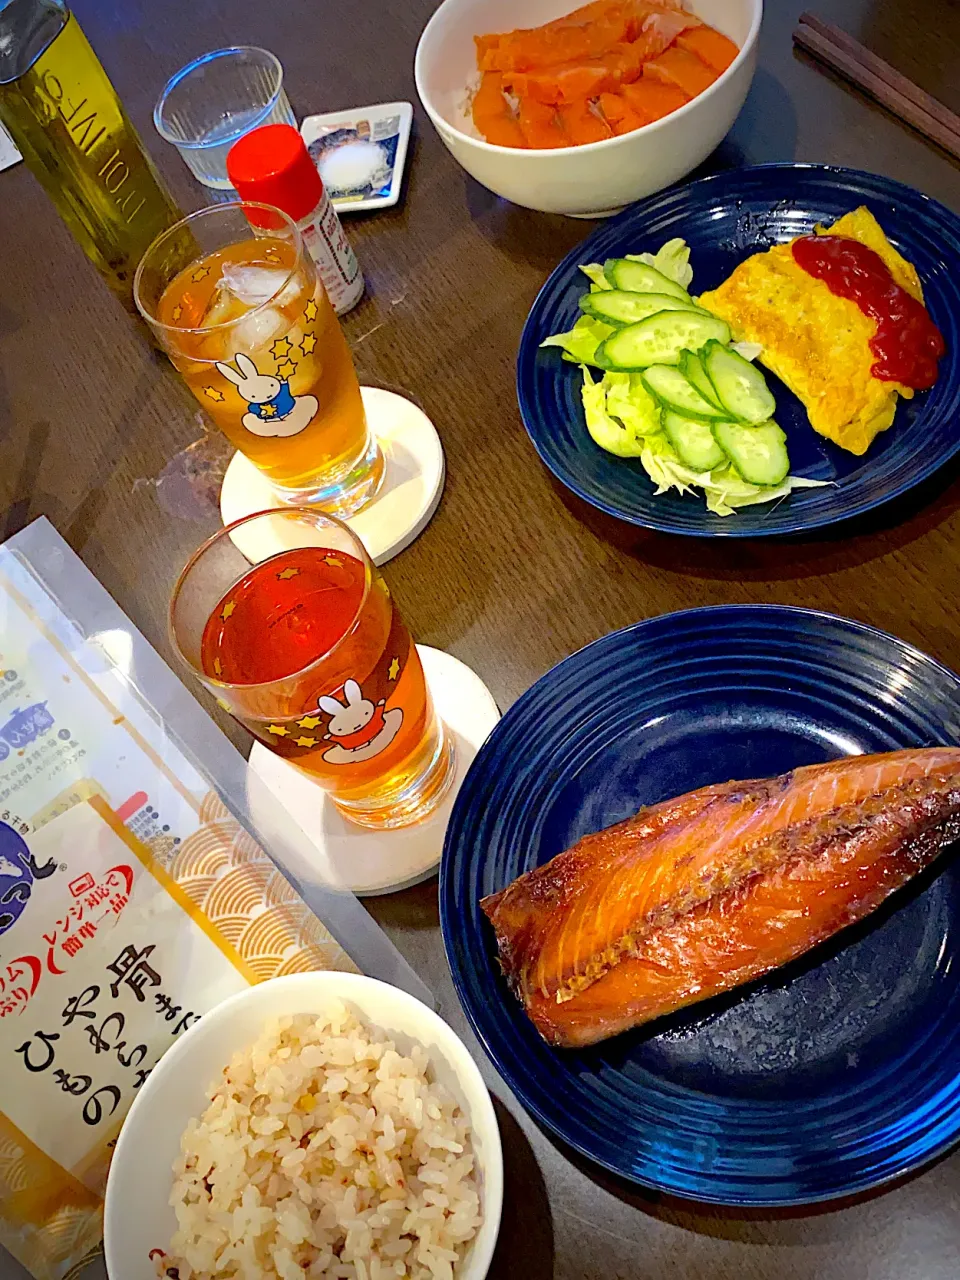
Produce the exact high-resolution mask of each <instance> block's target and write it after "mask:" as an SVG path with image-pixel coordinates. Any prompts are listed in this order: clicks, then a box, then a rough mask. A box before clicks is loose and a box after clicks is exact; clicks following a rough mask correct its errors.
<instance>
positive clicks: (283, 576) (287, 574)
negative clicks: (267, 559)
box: [277, 565, 300, 582]
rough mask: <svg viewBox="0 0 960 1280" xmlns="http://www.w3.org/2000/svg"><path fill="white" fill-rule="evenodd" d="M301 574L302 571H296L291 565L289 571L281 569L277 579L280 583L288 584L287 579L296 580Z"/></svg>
mask: <svg viewBox="0 0 960 1280" xmlns="http://www.w3.org/2000/svg"><path fill="white" fill-rule="evenodd" d="M299 573H300V570H299V569H295V568H294V567H293V565H291V566H290V568H289V569H281V570H280V572H279V573H278V574H277V578H278V579H279V581H280V582H286V580H287V578H296V577H297V576H298V575H299Z"/></svg>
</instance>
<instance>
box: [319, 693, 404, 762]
mask: <svg viewBox="0 0 960 1280" xmlns="http://www.w3.org/2000/svg"><path fill="white" fill-rule="evenodd" d="M343 693H344V697H345V698H346V703H343V702H340V701H339V700H338V699H337V698H329V697H326V696H324V697H322V698H320V699H318V702H319V706H320V710H321V711H325V712H326V713H327V715H328V716H329V717H330V723H329V724H328V726H327V730H328V731H327V733H325V734H324V735H323V736H324V739H330V740H331V741H332V742H333V745H332V746H331V747H328V748H327V750H326V751H325V752H324V753H323V758H324V760H326V761H327V762H328V763H329V764H357V763H358V762H359V761H361V760H372V759H373V757H374V756H378V755H379V754H380V752H381V751H385V750H386V748H387V747H389V745H390V743H391V742H392V741H393V740H394V738H395V737H396V736H397V734H398V733H399V732H400V726H401V724H403V711H402V710H401V709H400V708H399V707H391V708H390V710H389V711H384V709H383V708H384V704H385V702H386V699H385V698H381V699H380V701H379V702H378V703H377V704H376V705H374V704H373V703H372V702H371V701H370V699H369V698H365V697H364V696H363V693H362V692H361V689H360V686H359V685H358V684H357V682H356V680H348V681H347V682H346V684H345V685H344V686H343Z"/></svg>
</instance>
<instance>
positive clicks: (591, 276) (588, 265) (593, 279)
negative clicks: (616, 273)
mask: <svg viewBox="0 0 960 1280" xmlns="http://www.w3.org/2000/svg"><path fill="white" fill-rule="evenodd" d="M580 270H581V271H582V272H583V274H584V275H585V276H586V277H587V279H588V280H589V281H590V292H591V293H595V292H596V291H597V290H598V289H612V288H613V285H612V284H611V283H610V281H609V280H608V279H607V277H606V276H605V275H604V274H603V264H602V263H601V262H585V263H581V264H580Z"/></svg>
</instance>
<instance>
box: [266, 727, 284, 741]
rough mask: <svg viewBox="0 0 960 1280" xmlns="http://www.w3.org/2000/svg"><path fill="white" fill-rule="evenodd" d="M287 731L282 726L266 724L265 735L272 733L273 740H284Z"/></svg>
mask: <svg viewBox="0 0 960 1280" xmlns="http://www.w3.org/2000/svg"><path fill="white" fill-rule="evenodd" d="M288 732H289V730H288V729H285V728H284V727H283V725H282V724H268V725H267V733H272V734H273V736H274V737H275V738H285V737H286V736H287V734H288Z"/></svg>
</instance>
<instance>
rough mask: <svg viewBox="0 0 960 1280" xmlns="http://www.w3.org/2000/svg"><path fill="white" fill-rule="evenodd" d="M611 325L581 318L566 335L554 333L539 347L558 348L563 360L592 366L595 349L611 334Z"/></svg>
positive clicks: (591, 318) (586, 317)
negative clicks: (561, 351)
mask: <svg viewBox="0 0 960 1280" xmlns="http://www.w3.org/2000/svg"><path fill="white" fill-rule="evenodd" d="M613 330H614V326H613V325H612V324H604V323H603V321H602V320H596V319H595V318H594V317H593V316H581V317H580V319H579V320H578V321H577V322H576V324H575V325H574V326H573V328H572V329H568V330H567V332H566V333H554V334H552V335H551V336H550V337H549V338H544V340H543V341H542V342H541V343H540V345H541V347H560V348H562V350H563V357H564V359H565V360H572V361H573V363H574V364H594V363H595V361H594V356H595V355H596V354H597V347H599V345H600V343H601V342H603V340H604V338H608V337H609V336H610V334H611V333H613Z"/></svg>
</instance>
